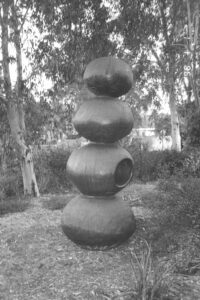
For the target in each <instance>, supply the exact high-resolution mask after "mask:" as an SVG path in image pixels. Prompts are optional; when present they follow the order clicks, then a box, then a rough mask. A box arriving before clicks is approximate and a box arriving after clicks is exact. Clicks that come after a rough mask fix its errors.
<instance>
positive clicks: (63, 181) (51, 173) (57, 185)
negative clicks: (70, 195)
mask: <svg viewBox="0 0 200 300" xmlns="http://www.w3.org/2000/svg"><path fill="white" fill-rule="evenodd" d="M69 155H70V151H69V150H68V149H64V148H57V147H42V148H41V149H40V150H37V151H35V153H34V161H35V169H36V176H37V181H38V185H39V188H40V191H41V193H49V192H58V191H59V192H60V191H62V190H63V191H65V190H68V189H70V188H71V183H70V182H69V180H68V178H67V174H66V163H67V160H68V158H69Z"/></svg>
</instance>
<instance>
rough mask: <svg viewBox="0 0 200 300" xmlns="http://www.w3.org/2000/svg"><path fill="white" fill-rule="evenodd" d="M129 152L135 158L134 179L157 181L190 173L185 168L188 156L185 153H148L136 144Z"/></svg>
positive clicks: (128, 148)
mask: <svg viewBox="0 0 200 300" xmlns="http://www.w3.org/2000/svg"><path fill="white" fill-rule="evenodd" d="M127 150H128V151H129V153H130V154H131V155H132V157H133V179H139V180H142V181H144V182H146V181H155V180H157V179H160V178H169V177H170V176H173V175H176V174H180V173H183V172H187V171H188V170H187V168H186V167H185V160H186V158H187V157H188V154H187V153H185V152H176V151H170V150H165V151H148V149H145V148H143V149H142V148H141V145H140V143H136V142H135V143H134V144H132V145H130V146H128V147H127Z"/></svg>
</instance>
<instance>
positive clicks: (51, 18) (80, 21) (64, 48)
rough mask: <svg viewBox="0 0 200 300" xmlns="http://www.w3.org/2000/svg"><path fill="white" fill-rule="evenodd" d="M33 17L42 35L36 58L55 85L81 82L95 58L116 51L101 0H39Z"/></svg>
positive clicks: (35, 5) (107, 14) (105, 9)
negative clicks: (88, 65)
mask: <svg viewBox="0 0 200 300" xmlns="http://www.w3.org/2000/svg"><path fill="white" fill-rule="evenodd" d="M32 17H33V18H34V19H35V20H36V25H37V27H38V29H39V31H40V33H41V35H42V40H41V41H40V43H39V45H38V47H37V49H36V51H35V59H36V62H37V63H38V64H40V68H41V70H42V71H43V72H45V74H46V76H48V77H51V79H52V80H53V83H54V84H55V85H54V89H59V87H62V86H66V85H70V84H72V83H74V82H77V83H80V81H81V79H80V78H81V77H82V74H83V71H84V69H85V66H86V65H87V63H88V62H90V61H91V60H92V59H94V58H97V57H100V56H106V55H109V54H113V53H115V49H116V43H114V42H112V41H111V40H110V39H109V35H110V32H111V31H112V28H110V24H109V23H108V22H107V20H108V17H109V11H108V9H107V8H106V7H105V6H104V5H103V4H102V1H99V0H84V1H82V0H58V1H55V0H53V1H52V0H47V1H43V0H37V1H35V3H34V7H33V14H32Z"/></svg>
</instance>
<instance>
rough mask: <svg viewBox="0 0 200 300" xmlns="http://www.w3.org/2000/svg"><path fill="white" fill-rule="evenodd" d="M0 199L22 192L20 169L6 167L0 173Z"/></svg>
mask: <svg viewBox="0 0 200 300" xmlns="http://www.w3.org/2000/svg"><path fill="white" fill-rule="evenodd" d="M0 191H1V194H0V199H6V198H8V197H19V195H20V194H22V193H23V183H22V176H21V172H20V169H15V170H14V169H13V168H12V169H8V170H7V171H6V172H4V173H3V174H1V175H0Z"/></svg>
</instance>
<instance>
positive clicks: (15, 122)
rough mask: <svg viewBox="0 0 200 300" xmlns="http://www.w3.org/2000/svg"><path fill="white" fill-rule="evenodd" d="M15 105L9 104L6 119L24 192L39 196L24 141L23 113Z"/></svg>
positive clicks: (29, 153)
mask: <svg viewBox="0 0 200 300" xmlns="http://www.w3.org/2000/svg"><path fill="white" fill-rule="evenodd" d="M19 111H20V109H19V107H17V105H14V104H10V105H9V109H8V120H9V123H10V128H11V133H12V136H13V139H14V141H15V145H16V149H17V153H18V157H19V159H20V165H21V171H22V178H23V186H24V194H26V195H34V196H36V197H38V196H39V189H38V185H37V181H36V176H35V172H34V168H33V157H32V151H31V148H30V147H27V146H26V144H25V141H24V132H23V131H24V128H23V124H24V119H23V114H22V113H20V112H19Z"/></svg>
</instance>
